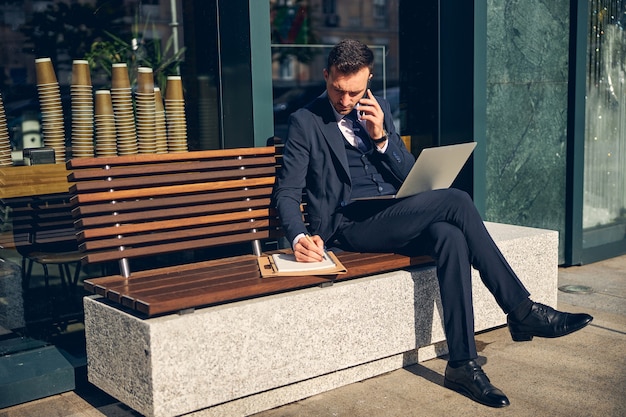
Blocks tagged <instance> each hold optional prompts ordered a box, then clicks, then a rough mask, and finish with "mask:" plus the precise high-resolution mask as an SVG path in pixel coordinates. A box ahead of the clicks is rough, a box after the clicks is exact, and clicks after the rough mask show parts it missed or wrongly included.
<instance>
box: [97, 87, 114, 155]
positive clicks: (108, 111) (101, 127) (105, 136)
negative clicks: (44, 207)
mask: <svg viewBox="0 0 626 417" xmlns="http://www.w3.org/2000/svg"><path fill="white" fill-rule="evenodd" d="M95 123H96V155H97V156H98V157H102V156H117V144H116V135H115V116H114V115H113V104H112V101H111V92H110V91H109V90H98V91H96V111H95Z"/></svg>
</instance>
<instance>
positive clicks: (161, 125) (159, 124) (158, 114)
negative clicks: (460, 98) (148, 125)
mask: <svg viewBox="0 0 626 417" xmlns="http://www.w3.org/2000/svg"><path fill="white" fill-rule="evenodd" d="M154 128H155V140H156V153H167V126H166V124H165V107H163V97H162V96H161V89H160V88H159V87H154Z"/></svg>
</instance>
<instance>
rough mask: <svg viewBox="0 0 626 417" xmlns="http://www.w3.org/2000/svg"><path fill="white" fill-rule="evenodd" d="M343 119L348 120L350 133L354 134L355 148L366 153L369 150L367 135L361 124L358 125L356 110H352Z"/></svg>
mask: <svg viewBox="0 0 626 417" xmlns="http://www.w3.org/2000/svg"><path fill="white" fill-rule="evenodd" d="M344 119H346V120H349V121H350V122H351V123H352V125H351V127H352V133H354V137H355V139H356V143H357V147H358V148H359V149H360V150H361V151H362V152H367V151H368V150H369V146H368V143H369V135H368V134H367V132H366V131H365V128H364V127H363V125H362V124H361V123H359V121H358V119H357V115H356V109H354V110H352V111H351V112H350V113H348V114H347V115H345V116H344Z"/></svg>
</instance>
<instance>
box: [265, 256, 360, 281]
mask: <svg viewBox="0 0 626 417" xmlns="http://www.w3.org/2000/svg"><path fill="white" fill-rule="evenodd" d="M325 254H326V256H327V257H328V259H327V261H326V262H325V265H321V266H318V265H315V264H316V262H311V263H307V262H297V261H296V260H295V257H294V255H293V253H275V254H273V255H264V256H259V257H258V258H257V262H258V263H259V270H260V271H261V277H262V278H270V277H285V276H311V275H339V274H345V273H347V272H348V270H347V269H346V267H345V266H343V264H342V263H341V262H340V261H339V259H337V256H335V254H334V253H333V252H331V251H327V252H325ZM276 255H278V256H279V258H278V259H277V258H276ZM281 264H283V265H286V266H287V267H286V268H283V269H282V270H281V267H280V266H281Z"/></svg>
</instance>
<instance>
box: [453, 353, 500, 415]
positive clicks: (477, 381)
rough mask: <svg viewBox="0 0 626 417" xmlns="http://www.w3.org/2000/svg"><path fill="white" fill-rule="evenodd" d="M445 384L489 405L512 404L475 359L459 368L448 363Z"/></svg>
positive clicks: (497, 406) (498, 406)
mask: <svg viewBox="0 0 626 417" xmlns="http://www.w3.org/2000/svg"><path fill="white" fill-rule="evenodd" d="M443 386H444V387H446V388H450V389H451V390H454V391H456V392H459V393H461V394H464V395H466V396H468V397H469V398H471V399H472V400H474V401H476V402H479V403H481V404H483V405H487V406H489V407H496V408H501V407H506V406H507V405H509V404H510V403H509V399H508V398H507V397H506V395H504V393H503V392H502V391H500V390H499V389H498V388H496V387H494V386H493V385H491V382H490V381H489V378H487V375H485V372H483V370H482V368H481V367H480V365H479V364H477V363H476V361H473V360H471V361H468V362H467V363H466V364H464V365H461V366H459V367H458V368H452V367H451V366H450V365H449V364H448V366H447V367H446V375H445V378H444V379H443Z"/></svg>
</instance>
